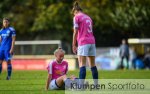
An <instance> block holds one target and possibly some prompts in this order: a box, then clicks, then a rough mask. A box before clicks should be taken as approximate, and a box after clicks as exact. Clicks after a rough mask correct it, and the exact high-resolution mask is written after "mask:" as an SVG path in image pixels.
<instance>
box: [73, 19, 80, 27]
mask: <svg viewBox="0 0 150 94" xmlns="http://www.w3.org/2000/svg"><path fill="white" fill-rule="evenodd" d="M73 27H74V29H75V28H78V27H79V25H78V20H77V17H74V18H73Z"/></svg>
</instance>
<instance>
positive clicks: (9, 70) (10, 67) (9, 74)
mask: <svg viewBox="0 0 150 94" xmlns="http://www.w3.org/2000/svg"><path fill="white" fill-rule="evenodd" d="M11 71H12V65H11V64H8V65H7V72H8V77H10V76H11Z"/></svg>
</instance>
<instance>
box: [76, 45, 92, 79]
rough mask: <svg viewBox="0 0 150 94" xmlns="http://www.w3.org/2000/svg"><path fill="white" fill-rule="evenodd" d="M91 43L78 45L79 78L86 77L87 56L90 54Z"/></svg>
mask: <svg viewBox="0 0 150 94" xmlns="http://www.w3.org/2000/svg"><path fill="white" fill-rule="evenodd" d="M88 50H89V45H83V46H79V47H78V51H77V54H78V63H79V68H80V72H79V79H85V78H86V56H88Z"/></svg>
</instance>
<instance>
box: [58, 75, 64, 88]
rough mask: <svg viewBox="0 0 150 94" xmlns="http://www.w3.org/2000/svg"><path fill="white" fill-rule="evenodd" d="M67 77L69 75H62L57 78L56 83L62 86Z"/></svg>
mask: <svg viewBox="0 0 150 94" xmlns="http://www.w3.org/2000/svg"><path fill="white" fill-rule="evenodd" d="M66 79H67V75H63V76H60V77H59V78H57V79H56V84H57V86H58V87H62V86H63V85H64V83H65V80H66Z"/></svg>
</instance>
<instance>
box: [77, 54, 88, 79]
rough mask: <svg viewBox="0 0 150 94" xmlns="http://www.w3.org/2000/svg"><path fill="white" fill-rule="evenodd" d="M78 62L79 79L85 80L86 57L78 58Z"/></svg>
mask: <svg viewBox="0 0 150 94" xmlns="http://www.w3.org/2000/svg"><path fill="white" fill-rule="evenodd" d="M78 62H79V67H80V72H79V79H85V78H86V56H78Z"/></svg>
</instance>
